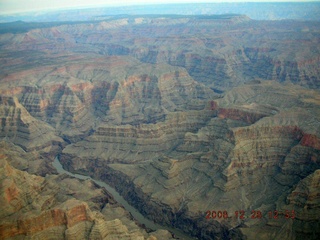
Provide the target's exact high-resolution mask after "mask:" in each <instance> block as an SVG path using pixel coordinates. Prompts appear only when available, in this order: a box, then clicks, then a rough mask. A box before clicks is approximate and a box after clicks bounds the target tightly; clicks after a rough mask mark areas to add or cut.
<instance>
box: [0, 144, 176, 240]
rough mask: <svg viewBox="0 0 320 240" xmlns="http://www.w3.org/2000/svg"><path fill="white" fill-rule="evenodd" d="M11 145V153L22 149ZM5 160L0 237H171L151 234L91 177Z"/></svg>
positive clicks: (3, 156)
mask: <svg viewBox="0 0 320 240" xmlns="http://www.w3.org/2000/svg"><path fill="white" fill-rule="evenodd" d="M2 144H4V143H2ZM6 147H9V149H10V147H11V151H14V148H17V147H14V146H8V145H6ZM7 151H8V150H7ZM22 155H23V156H26V155H28V154H27V153H22ZM0 158H1V161H0V164H1V168H0V169H1V176H2V177H1V198H0V202H1V211H0V212H1V216H0V217H1V221H0V237H1V239H19V238H27V239H35V238H50V239H159V237H160V238H161V239H164V238H165V239H171V238H172V237H171V234H170V233H169V232H168V231H165V230H158V231H156V232H153V233H147V232H146V231H145V230H144V229H143V228H141V227H140V226H139V225H137V224H136V223H135V222H134V221H133V219H132V217H131V216H130V215H129V213H128V212H126V211H125V210H124V209H123V207H122V206H120V205H119V204H117V203H116V202H115V200H114V199H113V198H112V196H110V194H109V193H108V192H106V190H104V189H102V188H100V187H98V186H97V185H95V184H94V183H93V182H91V181H90V180H78V179H74V178H70V177H68V176H66V175H48V174H47V176H46V177H45V178H44V177H40V176H36V175H32V174H29V173H27V172H25V171H21V170H18V169H16V168H15V167H13V166H12V165H16V166H18V167H21V163H20V162H19V160H18V159H17V158H16V159H15V157H11V156H10V155H7V154H5V155H1V156H0ZM11 161H13V163H11ZM11 164H12V165H11Z"/></svg>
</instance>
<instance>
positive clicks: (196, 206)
mask: <svg viewBox="0 0 320 240" xmlns="http://www.w3.org/2000/svg"><path fill="white" fill-rule="evenodd" d="M319 26H320V25H319V24H317V23H315V22H298V21H294V22H293V21H272V22H271V21H254V20H250V19H248V18H246V17H245V16H229V17H227V18H220V17H216V18H210V17H204V18H200V17H188V16H183V17H173V16H171V17H158V16H150V17H146V16H141V17H138V16H136V17H130V16H128V17H124V18H120V17H117V19H115V18H110V20H108V21H102V22H96V23H81V24H67V23H66V24H61V25H59V26H55V27H48V28H39V29H31V30H29V31H27V32H25V33H19V34H13V33H6V34H1V35H0V54H1V59H0V63H1V64H0V68H1V71H0V121H1V132H0V138H1V140H3V142H2V143H1V144H0V153H1V159H2V160H1V161H2V163H1V164H2V165H1V168H0V169H1V171H2V176H3V178H2V180H1V181H2V183H3V185H2V186H3V187H2V189H1V194H2V195H1V196H2V197H1V201H2V204H1V206H3V210H1V211H0V212H1V214H3V216H2V217H3V218H2V217H1V219H4V220H2V221H1V222H0V225H1V226H0V228H1V231H0V232H1V233H2V234H3V235H2V238H10V237H12V238H20V237H23V236H32V237H34V238H36V237H39V238H42V237H43V236H46V235H50V236H51V235H52V236H53V238H57V239H62V238H65V239H69V238H70V239H73V238H76V237H77V236H82V238H84V239H91V238H92V239H104V238H119V239H123V238H132V239H139V238H146V239H148V238H150V239H153V237H155V238H159V239H163V238H161V235H162V234H164V235H165V236H167V237H166V238H168V239H170V238H171V236H170V234H169V233H168V232H163V231H162V230H159V231H158V232H156V233H147V232H146V231H145V230H143V229H142V228H140V227H139V226H137V225H136V224H135V223H134V222H133V221H132V219H130V217H129V216H128V213H127V212H126V211H124V210H123V208H121V207H120V206H118V205H117V204H116V203H115V202H114V200H113V199H112V197H110V196H109V194H108V193H106V192H105V191H104V190H102V189H100V188H98V187H97V186H95V185H94V184H93V183H92V182H90V181H89V180H86V181H79V180H75V179H70V178H69V177H67V176H58V175H53V174H55V173H56V171H55V170H54V168H53V167H52V165H51V162H52V161H53V157H54V156H55V155H56V154H59V155H60V156H61V162H62V164H63V165H64V167H65V168H67V169H69V170H70V171H72V172H78V173H82V174H87V175H90V176H92V177H94V178H97V179H101V180H103V181H107V182H108V183H109V184H110V185H113V186H114V187H115V188H116V189H117V190H118V191H119V192H120V193H121V194H122V195H123V196H124V197H125V198H126V199H127V200H128V201H129V202H130V203H131V204H132V205H134V206H135V207H136V208H138V209H139V210H140V211H141V212H142V213H143V214H145V215H146V216H148V217H149V218H151V219H153V220H154V221H156V222H161V223H164V224H167V225H170V226H173V227H175V228H180V229H182V230H183V231H185V232H186V233H188V234H190V235H194V236H197V237H198V238H201V239H228V238H229V239H245V238H247V239H257V238H259V239H275V238H292V239H294V238H297V239H299V238H308V239H313V238H315V236H317V235H318V234H319V231H318V229H319V214H320V213H319V211H318V207H319V206H318V203H319V199H318V197H317V194H318V193H317V183H318V180H319V179H318V178H317V176H318V169H320V162H319V161H320V130H319V129H320V118H319V116H320V108H319V106H320V94H319V75H320V74H319V69H320V66H319V62H320V61H319V56H318V55H317V52H318V51H319V44H318V38H317V33H318V32H319ZM256 36H259V38H257V37H256ZM18 146H19V147H18ZM17 169H19V170H17ZM27 172H28V173H27ZM32 174H36V175H37V176H34V175H32ZM40 176H42V177H40ZM77 185H79V186H81V188H80V187H79V188H77ZM81 189H83V190H81ZM219 211H220V213H222V214H224V215H222V216H221V215H220V217H219V216H218V217H213V216H214V215H212V214H213V212H216V213H217V212H219ZM252 211H254V213H252ZM258 211H259V213H257V212H258ZM242 213H243V215H242ZM260 213H261V214H260ZM289 213H290V215H288V214H289ZM252 214H253V215H252ZM276 214H278V215H277V216H278V218H275V215H276Z"/></svg>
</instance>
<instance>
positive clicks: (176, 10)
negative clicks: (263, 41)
mask: <svg viewBox="0 0 320 240" xmlns="http://www.w3.org/2000/svg"><path fill="white" fill-rule="evenodd" d="M230 13H235V14H245V15H247V16H249V17H250V18H252V19H256V20H281V19H299V20H320V2H307V3H306V2H305V3H302V2H301V3H293V2H291V3H284V2H282V3H274V2H270V3H202V4H163V5H147V6H142V5H140V6H125V7H123V6H122V7H100V8H88V9H68V10H59V11H43V12H28V13H20V14H11V15H4V14H3V15H0V22H14V21H18V20H21V21H36V22H51V21H89V20H104V19H107V18H109V17H110V15H119V14H129V15H136V14H137V15H140V14H183V15H211V14H230Z"/></svg>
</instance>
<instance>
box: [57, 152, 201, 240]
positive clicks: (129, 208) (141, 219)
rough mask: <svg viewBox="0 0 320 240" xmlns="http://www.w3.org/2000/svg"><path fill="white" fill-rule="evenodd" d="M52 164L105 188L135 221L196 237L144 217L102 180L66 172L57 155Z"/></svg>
mask: <svg viewBox="0 0 320 240" xmlns="http://www.w3.org/2000/svg"><path fill="white" fill-rule="evenodd" d="M52 165H53V167H54V168H55V169H56V170H57V171H58V173H59V174H64V173H65V174H67V175H69V176H72V177H75V178H78V179H81V180H87V179H90V180H91V181H93V182H95V183H96V184H98V185H99V186H100V187H103V188H105V189H106V190H107V191H108V192H109V193H110V194H111V195H112V196H113V198H114V199H115V200H116V201H117V202H118V203H120V204H121V205H122V206H123V207H124V208H125V209H126V210H127V211H128V212H130V214H131V215H132V216H133V217H134V219H135V220H136V221H138V222H139V223H140V224H144V225H145V226H146V227H147V228H149V229H152V230H154V231H155V230H158V229H166V230H168V231H169V232H171V233H174V235H175V237H176V238H178V239H186V240H192V239H196V238H191V237H190V236H188V235H186V234H184V233H183V232H182V231H179V230H177V229H174V228H170V227H166V226H162V225H159V224H156V223H154V222H153V221H151V220H149V219H147V218H145V217H144V216H143V215H142V214H141V213H140V212H139V211H138V210H137V209H135V208H134V207H133V206H131V205H130V204H129V203H128V202H127V201H126V200H125V199H124V198H123V197H122V196H121V195H120V194H119V193H118V192H117V191H116V190H115V189H114V188H112V187H111V186H109V185H108V184H106V183H104V182H102V181H99V180H95V179H92V178H91V177H89V176H85V175H81V174H73V173H71V172H68V171H66V170H65V169H63V167H62V165H61V163H60V161H59V159H58V157H55V159H54V162H53V164H52Z"/></svg>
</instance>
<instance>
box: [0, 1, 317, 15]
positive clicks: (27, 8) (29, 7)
mask: <svg viewBox="0 0 320 240" xmlns="http://www.w3.org/2000/svg"><path fill="white" fill-rule="evenodd" d="M194 2H196V3H225V2H233V3H237V2H239V3H240V2H319V1H317V0H304V1H301V0H300V1H299V0H281V1H277V0H227V1H222V0H202V1H199V2H197V1H195V0H149V1H146V0H118V1H117V2H116V3H115V2H114V1H112V0H92V1H88V0H74V1H65V0H55V1H52V0H27V1H26V0H24V1H22V0H0V15H6V14H15V13H23V12H32V11H41V10H57V9H66V8H84V7H97V6H114V7H115V6H130V5H143V4H148V5H150V4H170V3H172V4H173V3H194Z"/></svg>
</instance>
